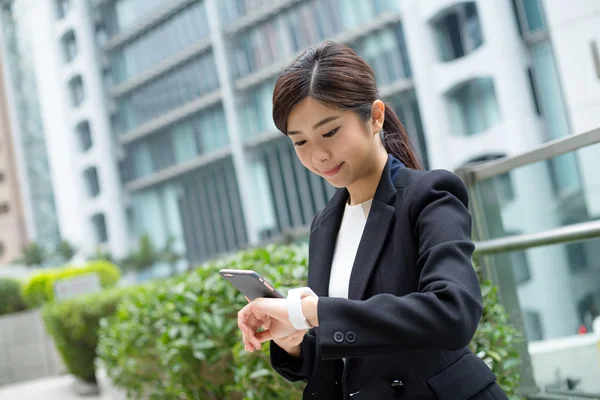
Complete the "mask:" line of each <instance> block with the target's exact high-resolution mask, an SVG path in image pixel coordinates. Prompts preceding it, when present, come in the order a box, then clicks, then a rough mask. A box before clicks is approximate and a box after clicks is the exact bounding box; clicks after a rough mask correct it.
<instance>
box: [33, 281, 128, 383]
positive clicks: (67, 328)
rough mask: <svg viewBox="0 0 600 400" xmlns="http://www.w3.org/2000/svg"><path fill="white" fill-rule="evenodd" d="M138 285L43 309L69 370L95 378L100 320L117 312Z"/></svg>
mask: <svg viewBox="0 0 600 400" xmlns="http://www.w3.org/2000/svg"><path fill="white" fill-rule="evenodd" d="M136 290H137V287H126V288H114V289H110V290H106V291H103V292H100V293H95V294H92V295H88V296H82V297H77V298H73V299H68V300H64V301H61V302H56V303H47V304H46V305H45V306H44V307H43V308H42V316H43V318H44V322H45V324H46V328H47V329H48V332H49V333H50V335H51V336H52V337H53V338H54V343H55V344H56V347H57V349H58V352H59V353H60V355H61V358H62V360H63V362H64V363H65V365H66V367H67V369H68V371H69V372H70V373H71V374H73V375H75V376H77V377H79V378H81V379H83V380H85V381H89V382H94V381H95V376H94V369H95V365H94V360H95V359H96V346H97V345H98V328H99V324H100V323H99V321H100V319H101V318H103V317H108V316H110V315H112V314H114V313H115V311H116V309H117V306H118V304H119V303H120V301H121V300H122V299H123V298H124V297H125V296H127V295H128V294H130V293H132V292H134V291H136Z"/></svg>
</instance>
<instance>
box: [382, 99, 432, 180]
mask: <svg viewBox="0 0 600 400" xmlns="http://www.w3.org/2000/svg"><path fill="white" fill-rule="evenodd" d="M382 142H383V147H385V150H386V151H387V152H388V153H389V154H391V155H393V156H394V157H396V158H397V159H398V160H400V161H402V163H403V164H404V165H405V166H407V167H408V168H412V169H423V167H422V166H421V162H420V161H419V158H418V156H417V153H416V152H415V150H414V148H413V147H412V144H411V143H410V138H409V137H408V133H407V132H406V129H405V128H404V125H402V123H401V122H400V119H399V118H398V116H397V115H396V113H395V112H394V110H393V109H392V107H390V106H389V105H388V104H385V120H384V122H383V137H382Z"/></svg>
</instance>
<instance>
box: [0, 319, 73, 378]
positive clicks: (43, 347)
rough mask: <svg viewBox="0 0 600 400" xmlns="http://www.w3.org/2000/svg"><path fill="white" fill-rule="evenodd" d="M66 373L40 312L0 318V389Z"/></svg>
mask: <svg viewBox="0 0 600 400" xmlns="http://www.w3.org/2000/svg"><path fill="white" fill-rule="evenodd" d="M65 372H66V369H65V367H64V365H63V363H62V360H61V359H60V357H59V355H58V353H57V351H56V347H55V346H54V341H53V340H52V338H51V337H50V336H49V335H48V333H47V332H46V327H45V326H44V322H43V320H42V316H41V314H40V311H39V310H31V311H25V312H21V313H15V314H9V315H4V316H1V317H0V386H2V385H7V384H9V383H16V382H21V381H26V380H30V379H36V378H43V377H48V376H56V375H61V374H64V373H65Z"/></svg>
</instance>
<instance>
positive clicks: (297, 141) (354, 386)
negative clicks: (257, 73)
mask: <svg viewBox="0 0 600 400" xmlns="http://www.w3.org/2000/svg"><path fill="white" fill-rule="evenodd" d="M273 118H274V120H275V124H276V126H277V128H278V129H279V130H281V131H282V132H283V133H284V134H286V135H287V136H288V137H289V138H290V140H291V142H292V143H293V145H294V147H295V149H296V153H297V155H298V158H299V159H300V161H301V162H302V164H303V165H304V166H305V167H306V168H308V169H309V170H310V171H311V172H313V173H315V174H317V175H319V176H321V177H323V178H324V179H326V180H327V181H328V182H329V183H330V184H332V185H334V186H335V187H337V188H339V190H338V191H337V192H336V193H335V195H334V196H333V198H332V199H331V200H330V201H329V203H328V204H327V206H326V207H325V208H324V209H323V210H322V211H320V212H319V213H318V214H317V216H316V217H315V218H314V220H313V221H312V224H311V228H310V244H309V267H308V268H309V270H308V287H307V288H297V289H292V290H290V292H289V294H288V296H287V298H286V299H266V298H260V299H256V300H254V301H252V302H250V303H249V304H248V305H246V306H245V307H244V308H243V309H242V310H241V311H240V312H239V313H238V325H239V327H240V329H241V331H242V333H243V337H244V344H245V346H246V349H247V350H248V351H254V350H257V349H259V348H260V347H261V343H263V342H265V341H270V346H271V347H270V351H271V364H272V366H273V368H274V369H275V370H276V371H277V372H278V373H279V374H281V375H282V376H283V377H285V378H286V379H288V380H289V381H298V380H304V381H305V382H307V385H306V388H305V390H304V397H303V398H304V399H327V400H331V399H352V400H356V399H368V400H382V399H384V400H387V399H400V398H404V399H441V400H466V399H495V400H500V399H507V397H506V395H505V394H504V393H503V392H502V390H501V389H500V387H499V386H498V385H497V383H496V382H495V380H496V377H495V375H494V374H493V372H492V371H491V370H490V369H489V368H488V367H487V366H486V364H485V363H484V362H483V361H481V360H480V359H479V358H477V357H476V356H475V355H473V354H472V353H471V352H470V351H469V349H468V347H467V345H468V343H469V342H470V340H471V339H472V337H473V335H474V334H475V331H476V329H477V326H478V323H479V320H480V318H481V313H482V298H481V290H480V287H479V283H478V281H477V276H476V274H475V271H474V270H473V267H472V264H471V254H472V252H473V249H474V245H473V243H472V241H471V238H470V237H471V216H470V214H469V211H468V199H467V191H466V189H465V186H464V185H463V183H462V181H461V180H460V179H459V178H458V177H457V176H456V175H454V174H452V173H451V172H449V171H445V170H435V171H431V172H425V171H422V170H421V168H420V166H419V162H418V160H417V156H416V155H415V153H414V151H413V149H412V146H411V144H410V142H409V138H408V135H407V133H406V131H405V129H404V127H403V126H402V124H401V123H400V121H399V119H398V117H397V116H396V114H395V113H394V111H393V110H392V109H391V108H390V107H388V106H386V105H385V104H384V103H383V102H382V101H381V100H379V92H378V90H377V86H376V83H375V77H374V74H373V71H372V69H371V68H370V67H369V66H368V65H367V64H366V63H365V61H364V60H362V59H361V58H360V57H358V56H357V55H356V54H355V53H354V52H353V51H352V50H351V49H350V48H348V47H346V46H343V45H339V44H335V43H332V42H325V43H323V44H321V45H319V46H317V47H313V48H309V49H307V50H306V51H305V52H304V53H303V54H302V55H300V56H299V57H298V58H297V59H296V60H295V61H294V62H293V63H292V65H290V66H289V68H287V69H286V71H285V72H284V73H283V74H282V75H281V76H280V77H279V79H278V80H277V83H276V85H275V91H274V93H273ZM260 327H263V328H264V330H263V331H260V332H259V328H260Z"/></svg>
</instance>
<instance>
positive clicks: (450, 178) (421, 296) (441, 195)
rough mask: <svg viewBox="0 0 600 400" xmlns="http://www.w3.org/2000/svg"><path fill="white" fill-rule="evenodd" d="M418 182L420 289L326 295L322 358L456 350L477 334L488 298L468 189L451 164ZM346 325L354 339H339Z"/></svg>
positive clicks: (413, 202) (414, 217) (413, 206)
mask: <svg viewBox="0 0 600 400" xmlns="http://www.w3.org/2000/svg"><path fill="white" fill-rule="evenodd" d="M413 185H414V187H413V188H412V189H411V192H409V193H408V194H407V198H406V199H405V202H406V203H407V206H408V207H409V209H408V212H409V219H410V223H411V227H412V228H413V232H414V237H415V242H416V244H417V246H418V258H417V262H416V266H412V267H414V268H417V270H418V271H419V277H420V278H419V288H418V291H417V292H415V293H411V294H408V295H405V296H401V297H400V296H394V295H391V294H378V295H375V296H373V297H371V298H369V299H368V300H360V301H357V300H348V299H340V298H324V297H323V298H320V299H319V303H318V315H319V327H318V328H317V329H319V335H318V343H317V345H319V346H321V348H320V350H321V353H322V356H323V359H332V358H342V357H360V356H368V355H373V354H375V353H386V352H393V351H405V350H409V349H410V350H414V349H446V350H453V349H459V348H462V347H464V346H466V345H468V343H469V342H470V341H471V339H472V338H473V336H474V334H475V331H476V329H477V326H478V324H479V320H480V319H481V315H482V312H483V302H482V297H481V288H480V286H479V282H478V279H477V275H476V273H475V270H474V269H473V266H472V261H471V256H472V253H473V250H474V248H475V246H474V244H473V242H472V241H471V215H470V213H469V211H468V196H467V190H466V188H465V186H464V184H463V182H462V181H461V180H460V178H459V177H458V176H456V175H455V174H453V173H451V172H449V171H445V170H435V171H431V172H428V173H426V174H425V175H424V176H422V177H421V179H420V180H419V181H417V182H416V183H414V184H413ZM393 245H398V246H400V245H401V244H399V243H397V244H396V243H394V244H393ZM409 267H411V266H409ZM336 332H337V333H338V335H335V333H336ZM340 332H341V333H342V334H343V335H345V336H346V337H347V333H348V332H352V333H354V338H353V339H354V340H353V341H352V343H350V342H349V341H348V340H341V341H340V340H339V338H340V335H339V333H340ZM334 336H335V337H336V338H337V339H338V341H340V342H341V343H338V341H336V340H335V339H334Z"/></svg>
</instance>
